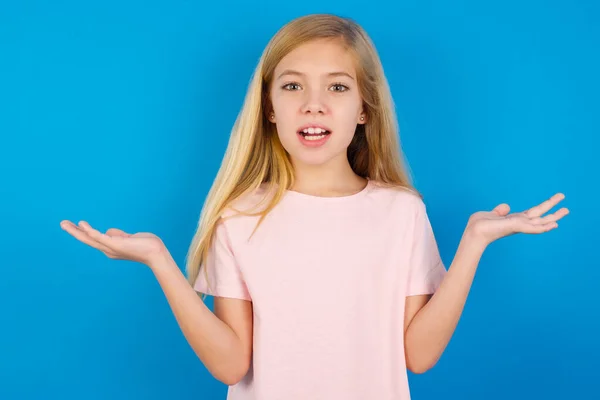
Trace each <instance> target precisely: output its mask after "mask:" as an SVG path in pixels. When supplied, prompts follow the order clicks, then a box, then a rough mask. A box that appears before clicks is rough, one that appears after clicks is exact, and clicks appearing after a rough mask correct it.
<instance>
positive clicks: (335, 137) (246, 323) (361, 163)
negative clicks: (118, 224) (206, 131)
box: [61, 15, 568, 400]
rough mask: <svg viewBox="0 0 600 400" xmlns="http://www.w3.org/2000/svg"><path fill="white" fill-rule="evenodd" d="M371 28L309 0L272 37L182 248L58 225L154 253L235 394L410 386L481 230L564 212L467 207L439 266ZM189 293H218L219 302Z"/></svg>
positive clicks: (182, 319)
mask: <svg viewBox="0 0 600 400" xmlns="http://www.w3.org/2000/svg"><path fill="white" fill-rule="evenodd" d="M397 131H398V129H397V126H396V118H395V115H394V106H393V101H392V98H391V95H390V90H389V88H388V85H387V81H386V78H385V76H384V73H383V69H382V66H381V62H380V60H379V57H378V55H377V53H376V50H375V48H374V46H373V44H372V43H371V41H370V39H369V38H368V36H367V34H366V33H365V32H364V31H363V29H361V27H360V26H359V25H357V24H356V23H355V22H353V21H352V20H349V19H345V18H340V17H337V16H333V15H310V16H305V17H302V18H298V19H296V20H294V21H291V22H290V23H288V24H287V25H286V26H284V27H283V28H282V29H281V30H280V31H279V32H278V33H277V34H276V35H275V36H274V37H273V38H272V40H271V41H270V42H269V43H268V46H267V47H266V49H265V51H264V53H263V55H262V57H261V59H260V61H259V63H258V66H257V68H256V71H255V74H254V76H253V79H252V81H251V84H250V87H249V91H248V95H247V97H246V100H245V104H244V106H243V109H242V111H241V113H240V115H239V118H238V119H237V121H236V123H235V126H234V128H233V132H232V135H231V140H230V143H229V146H228V149H227V152H226V154H225V158H224V161H223V164H222V166H221V169H220V171H219V173H218V176H217V178H216V180H215V182H214V185H213V186H212V188H211V190H210V193H209V195H208V199H207V201H206V204H205V205H204V208H203V211H202V215H201V218H200V223H199V227H198V230H197V232H196V235H195V236H194V238H193V242H192V244H191V247H190V251H189V253H188V259H187V273H188V276H187V280H186V278H185V277H184V275H183V274H182V273H181V272H180V269H179V268H178V266H177V265H176V263H175V262H174V260H173V258H172V257H171V255H170V253H169V251H168V250H167V249H166V247H165V246H164V244H163V242H162V241H161V240H160V239H159V238H158V237H156V236H155V235H153V234H151V233H135V234H129V233H126V232H123V231H121V230H119V229H115V228H112V229H109V230H108V231H106V233H100V232H99V231H97V230H95V229H94V228H92V227H91V226H90V225H89V224H87V223H86V222H83V221H82V222H80V223H79V225H78V226H77V225H75V224H73V223H71V222H69V221H62V222H61V226H62V228H63V229H64V230H66V231H67V232H68V233H70V234H71V235H73V236H74V237H75V238H77V239H78V240H80V241H82V242H83V243H86V244H88V245H90V246H93V247H95V248H97V249H99V250H100V251H102V252H104V253H105V254H106V255H107V256H108V257H110V258H114V259H127V260H133V261H138V262H140V263H143V264H145V265H147V266H148V267H150V269H151V271H152V272H153V273H154V275H155V276H156V278H157V279H158V282H159V283H160V286H161V288H162V289H163V291H164V293H165V296H166V298H167V300H168V302H169V305H170V306H171V308H172V310H173V313H174V315H175V318H176V319H177V322H178V323H179V325H180V327H181V329H182V332H183V334H184V335H185V337H186V339H187V340H188V341H189V343H190V345H191V347H192V348H193V349H194V351H195V352H196V354H197V355H198V357H199V358H200V360H201V361H202V363H203V364H204V365H205V366H206V368H207V369H208V370H209V371H210V373H211V374H212V375H213V376H214V377H215V378H216V379H218V380H220V381H222V382H224V383H225V384H227V385H230V388H229V395H228V398H229V399H230V400H249V399H259V400H282V399H285V400H295V399H298V400H300V399H302V400H308V399H310V400H317V399H328V400H330V399H344V400H352V399H356V400H358V399H361V400H364V399H378V400H384V399H394V400H399V399H404V400H408V399H409V398H410V393H409V387H408V379H407V373H406V371H407V369H408V370H410V371H412V372H415V373H423V372H425V371H427V370H428V369H430V368H431V367H432V366H434V364H436V362H437V360H438V359H439V358H440V356H441V355H442V353H443V351H444V349H445V347H446V345H447V344H448V342H449V340H450V338H451V336H452V334H453V332H454V329H455V326H456V324H457V322H458V320H459V317H460V315H461V313H462V310H463V306H464V304H465V300H466V298H467V294H468V292H469V290H470V287H471V283H472V280H473V277H474V275H475V271H476V269H477V265H478V262H479V259H480V257H481V255H482V253H483V251H484V250H485V248H486V246H487V245H489V244H490V243H491V242H493V241H495V240H497V239H499V238H501V237H504V236H507V235H510V234H513V233H516V232H525V233H542V232H547V231H549V230H552V229H553V228H556V227H557V223H556V221H558V220H559V219H560V218H562V217H563V216H565V215H566V214H567V213H568V210H567V209H566V208H562V209H560V210H559V211H557V212H556V213H554V214H549V215H547V216H544V217H542V215H543V214H545V213H546V212H548V211H549V210H550V209H551V208H552V207H554V206H555V205H556V204H557V203H558V202H559V201H561V200H562V199H563V198H564V196H563V195H562V194H560V193H559V194H557V195H555V196H553V197H552V198H551V199H549V200H546V201H544V202H543V203H541V204H540V205H538V206H536V207H533V208H531V209H529V210H527V211H525V212H520V213H514V214H509V206H508V205H507V204H500V205H498V206H497V207H496V208H494V209H493V210H492V211H490V212H483V211H482V212H477V213H474V214H473V215H472V216H471V217H470V218H469V221H468V223H467V226H466V228H465V231H464V234H463V236H462V238H461V241H460V245H459V247H458V250H457V253H456V256H455V257H454V259H453V261H452V264H451V265H450V267H449V268H448V270H446V268H445V267H444V264H443V262H442V260H441V258H440V254H439V252H438V248H437V245H436V240H435V238H434V235H433V232H432V227H431V225H430V222H429V219H428V217H427V213H426V209H425V204H424V202H423V200H422V197H421V195H420V194H419V193H418V192H417V191H416V190H415V188H414V187H412V185H411V183H410V181H409V178H408V175H407V172H406V167H405V166H404V163H403V162H402V161H401V160H402V158H401V156H400V155H401V151H400V149H399V140H398V137H397V133H398V132H397ZM198 293H202V294H205V295H212V296H214V313H213V312H212V311H211V310H210V309H209V308H208V307H207V306H206V305H205V304H204V302H203V301H202V298H201V297H200V296H198V295H197V294H198Z"/></svg>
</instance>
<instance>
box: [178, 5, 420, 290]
mask: <svg viewBox="0 0 600 400" xmlns="http://www.w3.org/2000/svg"><path fill="white" fill-rule="evenodd" d="M317 39H332V40H340V41H341V43H342V44H343V45H344V46H345V48H346V50H347V51H350V52H351V54H352V55H353V56H354V59H355V61H356V69H357V83H358V86H359V91H360V94H361V96H362V99H363V103H364V111H365V113H366V115H367V123H366V124H358V125H357V128H356V132H355V135H354V138H353V140H352V142H351V144H350V145H349V147H348V159H349V161H350V165H351V167H352V169H353V170H354V172H355V173H356V174H357V175H359V176H362V177H365V178H369V179H371V180H373V181H376V182H377V183H378V184H383V185H385V186H394V187H400V188H405V189H408V190H409V191H411V192H413V193H415V194H417V195H418V196H419V197H422V196H421V195H420V193H418V192H417V191H416V190H415V188H414V187H413V186H412V183H411V179H410V176H409V174H408V172H407V171H406V168H405V165H404V160H403V153H402V150H401V147H400V139H399V135H398V125H397V119H396V114H395V105H394V102H393V100H392V96H391V93H390V89H389V86H388V82H387V79H386V77H385V75H384V72H383V67H382V65H381V61H380V59H379V55H378V54H377V51H376V50H375V47H374V45H373V43H372V42H371V39H370V38H369V37H368V35H367V34H366V32H365V31H364V30H363V29H362V28H361V27H360V26H359V25H358V24H357V23H356V22H354V21H353V20H351V19H349V18H343V17H339V16H336V15H331V14H313V15H307V16H303V17H300V18H297V19H294V20H292V21H291V22H288V23H287V24H286V25H285V26H283V27H282V28H281V29H280V30H279V31H278V32H277V33H276V34H275V35H274V36H273V38H272V39H271V40H270V41H269V43H268V44H267V46H266V48H265V50H264V52H263V54H262V56H261V58H260V60H259V62H258V65H257V66H256V69H255V71H254V73H253V76H252V79H251V81H250V84H249V88H248V92H247V94H246V97H245V100H244V104H243V107H242V109H241V112H240V113H239V115H238V117H237V119H236V121H235V123H234V126H233V129H232V131H231V136H230V139H229V143H228V146H227V150H226V152H225V155H224V158H223V161H222V164H221V166H220V169H219V171H218V173H217V176H216V178H215V181H214V183H213V185H212V187H211V189H210V191H209V193H208V196H207V199H206V202H205V204H204V207H203V209H202V211H201V214H200V220H199V224H198V228H197V231H196V233H195V235H194V237H193V240H192V243H191V245H190V247H189V251H188V254H187V260H186V264H187V265H186V270H187V276H188V280H189V282H190V283H191V284H193V283H194V281H195V280H196V278H197V276H198V274H199V273H200V268H201V266H202V265H204V263H205V262H206V259H207V254H208V251H209V249H210V246H211V244H212V240H213V236H214V233H215V230H216V228H217V224H218V223H219V220H220V218H221V217H222V214H223V213H224V211H225V210H226V208H228V207H230V206H231V205H232V203H233V202H234V201H235V200H236V199H238V198H240V197H241V196H244V195H245V194H247V193H250V192H252V191H254V190H256V189H258V188H259V187H260V186H261V185H263V184H266V186H267V189H268V191H269V192H270V193H271V194H272V196H270V197H269V201H268V204H267V206H266V207H265V208H263V209H261V211H260V212H257V213H254V214H251V213H245V212H241V211H239V210H237V211H238V212H241V213H243V214H245V215H260V219H259V221H258V224H257V227H258V225H260V223H261V222H262V220H263V218H264V217H265V216H266V215H267V213H268V212H269V211H271V210H272V209H273V207H275V206H276V205H277V203H278V202H279V200H280V199H281V198H282V196H283V195H284V193H285V191H286V190H287V189H289V188H290V187H291V186H292V185H293V183H294V173H293V168H292V164H291V161H290V159H289V156H288V154H287V152H286V151H285V149H284V148H283V146H282V144H281V142H280V141H279V138H278V135H277V132H276V129H275V126H274V125H273V124H271V123H270V122H269V121H268V119H267V116H268V113H269V111H270V110H271V104H270V100H269V90H270V87H271V82H272V79H273V74H274V70H275V67H276V66H277V64H278V63H279V61H280V60H281V59H282V58H283V57H284V56H285V55H287V54H288V53H289V52H291V51H292V50H293V49H295V48H296V47H298V46H299V45H301V44H303V43H306V42H309V41H312V40H317Z"/></svg>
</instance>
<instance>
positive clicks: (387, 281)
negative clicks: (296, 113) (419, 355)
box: [194, 180, 446, 400]
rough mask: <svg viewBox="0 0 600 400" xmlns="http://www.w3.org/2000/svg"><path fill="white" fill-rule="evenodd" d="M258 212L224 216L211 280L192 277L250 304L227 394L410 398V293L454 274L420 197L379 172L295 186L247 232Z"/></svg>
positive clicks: (232, 398)
mask: <svg viewBox="0 0 600 400" xmlns="http://www.w3.org/2000/svg"><path fill="white" fill-rule="evenodd" d="M263 191H264V189H261V190H259V191H257V193H255V194H253V195H251V196H247V197H246V198H244V199H240V200H239V201H238V202H237V203H236V204H235V207H241V208H242V209H243V208H244V207H246V206H249V205H252V204H255V203H254V202H255V201H257V200H258V199H260V196H261V194H262V193H263ZM227 215H229V214H227ZM258 218H259V217H254V216H234V217H231V218H228V219H221V223H219V225H218V228H217V233H216V239H215V241H214V245H213V247H212V249H211V251H210V252H209V262H208V263H207V270H208V274H209V278H208V282H209V283H210V287H209V286H208V285H207V282H206V279H205V275H204V272H203V271H201V273H200V275H199V277H198V279H197V280H196V282H195V285H194V288H195V289H196V290H197V291H198V292H202V293H207V294H209V295H213V296H222V297H233V298H238V299H246V300H251V301H252V304H253V310H254V342H253V360H252V364H251V368H250V371H249V372H248V374H247V375H246V377H245V378H244V379H243V380H242V381H241V382H239V383H238V384H236V385H233V386H230V387H229V392H228V397H227V399H228V400H309V399H310V400H337V399H340V400H342V399H343V400H365V399H377V400H409V399H410V392H409V387H408V377H407V370H406V364H405V355H404V342H403V327H404V306H405V297H406V296H411V295H420V294H431V293H433V292H434V291H435V290H436V289H437V288H438V286H439V284H440V283H441V281H442V279H443V277H444V275H445V274H446V269H445V267H444V264H443V262H442V260H441V258H440V254H439V251H438V247H437V244H436V240H435V238H434V235H433V231H432V228H431V224H430V222H429V219H428V217H427V214H426V209H425V204H424V203H423V201H422V200H421V199H420V198H419V197H417V196H416V195H414V194H412V193H410V192H408V191H407V190H405V189H399V188H384V187H382V186H379V185H377V184H376V183H375V182H374V181H372V180H370V181H369V183H368V184H367V186H366V187H365V189H363V190H362V191H360V192H359V193H357V194H353V195H350V196H344V197H317V196H311V195H306V194H302V193H299V192H294V191H288V192H286V195H285V197H284V198H283V199H282V201H281V202H280V203H279V204H278V205H277V206H276V207H275V208H274V209H273V210H272V211H271V212H270V213H269V214H268V215H267V217H266V218H265V219H264V221H263V222H262V224H261V225H260V227H259V228H258V229H257V230H256V232H255V233H254V236H252V238H251V239H249V237H250V234H251V233H252V231H253V229H254V227H255V224H256V222H257V221H258Z"/></svg>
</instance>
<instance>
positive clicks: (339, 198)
mask: <svg viewBox="0 0 600 400" xmlns="http://www.w3.org/2000/svg"><path fill="white" fill-rule="evenodd" d="M371 185H372V181H371V179H369V178H367V184H366V185H365V187H364V188H362V189H361V190H360V191H358V192H356V193H353V194H349V195H345V196H316V195H312V194H307V193H302V192H296V191H294V190H289V189H288V190H286V191H285V193H286V195H288V196H290V197H295V198H298V199H304V200H310V201H320V202H329V203H331V202H343V201H350V200H354V199H357V198H360V197H362V196H364V195H366V194H367V192H368V191H369V190H370V189H371Z"/></svg>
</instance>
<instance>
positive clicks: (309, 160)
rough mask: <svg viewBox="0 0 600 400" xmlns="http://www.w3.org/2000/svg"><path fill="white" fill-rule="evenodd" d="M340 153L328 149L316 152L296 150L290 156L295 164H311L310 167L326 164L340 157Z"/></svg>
mask: <svg viewBox="0 0 600 400" xmlns="http://www.w3.org/2000/svg"><path fill="white" fill-rule="evenodd" d="M343 153H344V154H346V152H345V151H344V152H343ZM340 155H341V153H340V154H333V153H331V152H326V151H319V152H315V153H314V154H306V152H303V151H300V152H296V153H295V154H294V153H290V157H291V159H292V162H293V163H294V164H295V165H303V166H310V167H318V166H324V165H327V164H329V163H330V162H332V161H334V160H336V159H339V158H340Z"/></svg>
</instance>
